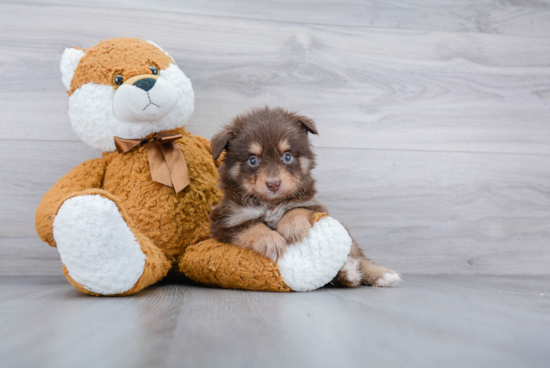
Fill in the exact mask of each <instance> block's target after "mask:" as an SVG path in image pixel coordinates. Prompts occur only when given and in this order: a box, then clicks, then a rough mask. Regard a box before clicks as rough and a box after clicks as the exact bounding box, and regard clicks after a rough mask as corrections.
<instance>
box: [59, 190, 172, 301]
mask: <svg viewBox="0 0 550 368" xmlns="http://www.w3.org/2000/svg"><path fill="white" fill-rule="evenodd" d="M53 235H54V238H55V241H56V243H57V248H58V250H59V254H60V255H61V260H62V262H63V264H64V270H63V271H64V273H65V275H66V276H67V278H68V280H69V281H70V282H71V284H73V285H74V286H75V287H76V288H77V289H78V290H80V291H82V292H84V293H87V294H93V295H128V294H133V293H137V292H138V291H140V290H142V289H143V288H145V287H147V286H149V285H151V284H154V283H155V282H157V281H159V280H160V279H162V278H163V277H164V276H166V274H167V273H168V271H169V269H170V267H171V264H170V262H169V261H168V260H167V258H166V256H165V255H164V253H163V252H162V251H161V250H160V249H159V248H157V247H156V246H155V245H154V244H153V243H152V242H151V241H150V240H149V239H148V238H147V237H145V236H144V235H143V234H140V233H139V232H137V231H134V230H133V229H132V228H131V226H129V221H128V219H127V218H126V215H125V214H124V212H122V213H121V210H120V208H119V207H118V206H117V204H116V203H115V202H113V200H111V199H109V198H106V197H105V196H102V195H100V194H86V195H79V196H75V197H72V198H69V199H67V200H66V201H65V202H64V203H63V205H62V206H61V207H60V208H59V211H58V213H57V215H56V217H55V220H54V223H53Z"/></svg>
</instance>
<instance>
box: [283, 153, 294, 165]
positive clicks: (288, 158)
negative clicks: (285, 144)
mask: <svg viewBox="0 0 550 368" xmlns="http://www.w3.org/2000/svg"><path fill="white" fill-rule="evenodd" d="M283 161H284V162H285V163H286V164H289V163H291V162H292V154H291V153H290V152H285V154H284V155H283Z"/></svg>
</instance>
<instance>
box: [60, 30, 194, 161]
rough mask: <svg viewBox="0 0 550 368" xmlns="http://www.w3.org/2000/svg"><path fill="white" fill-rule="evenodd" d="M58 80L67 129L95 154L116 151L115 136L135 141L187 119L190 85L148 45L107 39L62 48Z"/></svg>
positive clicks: (166, 58) (171, 61) (190, 109)
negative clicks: (66, 97)
mask: <svg viewBox="0 0 550 368" xmlns="http://www.w3.org/2000/svg"><path fill="white" fill-rule="evenodd" d="M61 75H62V81H63V84H64V85H65V88H66V89H67V92H68V94H69V117H70V119H71V124H72V126H73V129H74V130H75V132H76V133H77V134H78V135H79V137H80V138H81V139H82V140H83V141H84V143H86V144H88V145H89V146H91V147H93V148H96V149H99V150H101V151H106V152H111V151H114V150H115V149H116V147H115V143H114V137H115V136H118V137H121V138H127V139H140V138H145V137H146V136H147V135H149V134H150V133H153V132H161V131H163V130H169V129H175V128H179V127H181V126H183V125H184V124H185V123H186V122H187V121H188V120H189V118H190V117H191V114H192V113H193V103H194V94H193V87H192V86H191V81H190V80H189V78H187V76H186V75H185V74H184V73H183V72H182V71H181V70H180V69H179V68H178V66H177V65H176V64H175V62H174V59H172V58H171V57H170V56H169V55H168V54H167V53H166V52H165V51H164V50H162V49H161V48H160V47H159V46H157V45H155V44H154V43H153V42H150V41H142V40H139V39H135V38H113V39H110V40H106V41H101V42H100V43H98V44H97V45H95V46H93V47H91V48H89V49H85V50H83V49H79V48H67V49H65V51H64V52H63V56H62V58H61Z"/></svg>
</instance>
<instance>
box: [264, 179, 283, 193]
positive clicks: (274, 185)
mask: <svg viewBox="0 0 550 368" xmlns="http://www.w3.org/2000/svg"><path fill="white" fill-rule="evenodd" d="M265 185H266V186H267V189H269V190H271V191H272V192H276V191H277V190H279V187H280V186H281V181H280V180H277V181H267V182H266V183H265Z"/></svg>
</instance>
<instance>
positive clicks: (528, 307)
mask: <svg viewBox="0 0 550 368" xmlns="http://www.w3.org/2000/svg"><path fill="white" fill-rule="evenodd" d="M549 281H550V278H549V277H548V276H546V277H540V276H539V277H525V276H524V277H509V276H508V277H506V276H462V277H460V276H431V277H430V276H410V277H407V278H406V279H405V281H404V283H403V284H402V286H398V287H395V288H386V289H382V288H369V287H360V288H357V289H352V290H345V289H344V290H342V289H336V288H325V289H321V290H318V291H314V292H310V293H283V294H277V293H261V292H246V291H236V290H220V289H209V288H202V287H195V286H190V285H174V284H172V285H162V286H153V287H151V288H149V289H146V290H144V291H142V292H141V293H139V294H137V295H134V296H131V297H124V298H117V297H112V298H95V297H90V296H85V295H82V294H80V293H78V292H77V291H76V290H74V289H73V288H72V287H71V286H70V285H69V284H68V283H67V282H66V280H64V279H63V278H62V277H6V276H3V277H0V290H1V292H0V310H1V311H2V313H0V326H2V328H1V329H0V341H1V343H0V366H2V367H14V368H19V367H36V366H41V367H56V368H64V367H83V368H86V367H159V368H162V367H363V366H369V367H424V368H429V367H498V368H507V367H544V366H546V365H547V363H548V360H549V359H550V351H549V350H548V346H547V345H548V344H547V342H548V339H550V316H549V315H548V308H549V307H550V297H549V295H550V287H549V285H550V284H549ZM30 347H32V348H30Z"/></svg>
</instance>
